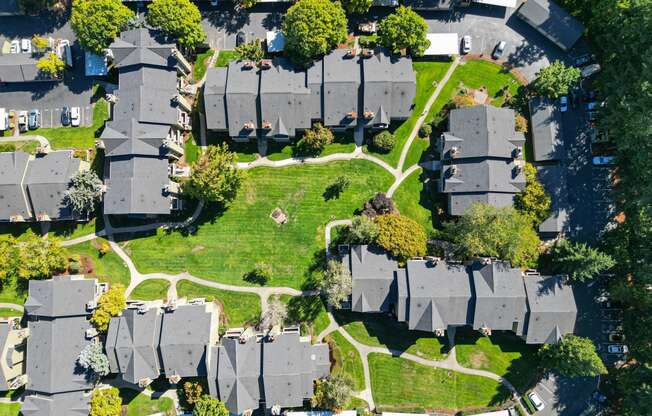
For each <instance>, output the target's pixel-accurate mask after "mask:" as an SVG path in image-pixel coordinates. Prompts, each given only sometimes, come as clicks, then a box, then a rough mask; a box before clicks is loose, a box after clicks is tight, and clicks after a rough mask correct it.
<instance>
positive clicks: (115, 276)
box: [67, 238, 131, 287]
mask: <svg viewBox="0 0 652 416" xmlns="http://www.w3.org/2000/svg"><path fill="white" fill-rule="evenodd" d="M105 241H106V240H105V239H103V238H96V239H95V240H93V241H87V242H85V243H81V244H77V245H74V246H71V247H68V248H67V250H68V251H69V252H70V253H74V254H78V255H80V256H81V258H82V264H84V265H86V266H87V267H90V269H91V271H90V273H87V275H88V276H92V277H97V278H98V279H99V280H100V281H102V282H109V283H112V284H113V283H120V284H122V285H123V286H124V287H127V286H129V281H130V279H131V278H130V276H129V269H128V268H127V265H126V264H125V263H124V262H123V261H122V259H121V258H120V257H119V256H118V255H117V254H115V253H114V252H113V251H110V252H108V253H107V254H105V255H103V256H101V255H100V252H99V250H98V247H100V244H102V243H103V242H105Z"/></svg>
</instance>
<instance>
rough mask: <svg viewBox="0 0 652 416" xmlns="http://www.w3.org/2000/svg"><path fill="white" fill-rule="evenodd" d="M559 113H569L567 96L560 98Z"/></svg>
mask: <svg viewBox="0 0 652 416" xmlns="http://www.w3.org/2000/svg"><path fill="white" fill-rule="evenodd" d="M559 111H561V112H562V113H565V112H566V111H568V97H567V96H565V95H562V96H561V97H560V98H559Z"/></svg>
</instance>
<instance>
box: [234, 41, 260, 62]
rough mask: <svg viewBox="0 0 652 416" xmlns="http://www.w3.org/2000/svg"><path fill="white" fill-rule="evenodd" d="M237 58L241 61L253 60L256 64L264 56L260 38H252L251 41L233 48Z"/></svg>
mask: <svg viewBox="0 0 652 416" xmlns="http://www.w3.org/2000/svg"><path fill="white" fill-rule="evenodd" d="M235 53H236V55H237V57H238V59H240V60H243V61H254V62H255V63H256V64H258V63H260V61H261V60H262V59H263V58H264V57H265V52H264V51H263V46H262V44H261V42H260V39H254V40H252V41H251V42H248V43H243V44H242V45H240V46H237V47H236V48H235Z"/></svg>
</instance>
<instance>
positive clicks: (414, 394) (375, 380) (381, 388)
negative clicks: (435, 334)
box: [369, 353, 509, 413]
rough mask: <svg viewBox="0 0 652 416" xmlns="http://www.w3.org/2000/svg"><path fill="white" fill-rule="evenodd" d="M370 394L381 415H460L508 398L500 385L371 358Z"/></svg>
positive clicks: (380, 357) (391, 359) (384, 357)
mask: <svg viewBox="0 0 652 416" xmlns="http://www.w3.org/2000/svg"><path fill="white" fill-rule="evenodd" d="M369 370H370V372H371V390H372V393H373V397H374V401H375V402H376V406H377V410H378V411H379V412H380V411H382V412H417V413H421V412H429V413H432V412H435V411H458V410H464V409H469V408H477V407H486V406H494V405H498V404H500V403H501V402H502V401H504V400H505V399H507V398H508V397H509V394H508V392H507V391H506V390H505V389H504V388H503V387H502V386H501V385H500V383H498V382H497V381H494V380H491V379H489V378H484V377H479V376H471V375H466V374H461V373H457V372H454V371H450V370H443V369H439V368H432V367H427V366H424V365H421V364H417V363H415V362H412V361H408V360H406V359H404V358H399V357H392V356H389V355H385V354H377V353H373V354H369Z"/></svg>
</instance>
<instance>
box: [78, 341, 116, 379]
mask: <svg viewBox="0 0 652 416" xmlns="http://www.w3.org/2000/svg"><path fill="white" fill-rule="evenodd" d="M77 363H78V364H79V365H80V366H81V367H82V368H84V369H85V370H86V371H88V373H89V374H90V377H92V378H95V379H99V378H100V377H104V376H105V375H107V374H109V358H108V357H107V356H106V355H104V352H103V351H102V344H99V343H92V344H88V345H86V346H85V347H84V349H83V350H81V352H80V353H79V357H77Z"/></svg>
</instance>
